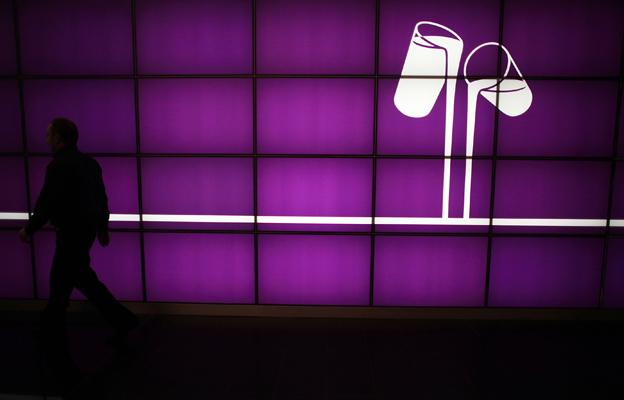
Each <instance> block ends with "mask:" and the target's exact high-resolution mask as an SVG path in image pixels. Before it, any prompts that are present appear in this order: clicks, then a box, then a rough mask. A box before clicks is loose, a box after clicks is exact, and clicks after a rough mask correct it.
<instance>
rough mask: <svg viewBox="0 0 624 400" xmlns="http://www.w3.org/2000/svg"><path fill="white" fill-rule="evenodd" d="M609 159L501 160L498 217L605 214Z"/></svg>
mask: <svg viewBox="0 0 624 400" xmlns="http://www.w3.org/2000/svg"><path fill="white" fill-rule="evenodd" d="M608 192H609V163H608V162H604V163H601V162H592V161H557V162H553V161H509V160H499V161H498V164H497V172H496V198H495V207H494V217H495V218H596V219H601V218H606V216H607V197H608Z"/></svg>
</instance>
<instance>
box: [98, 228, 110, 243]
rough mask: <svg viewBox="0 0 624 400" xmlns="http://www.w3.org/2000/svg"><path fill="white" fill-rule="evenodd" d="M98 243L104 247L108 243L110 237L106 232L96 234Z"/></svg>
mask: <svg viewBox="0 0 624 400" xmlns="http://www.w3.org/2000/svg"><path fill="white" fill-rule="evenodd" d="M97 238H98V242H100V246H102V247H106V246H108V244H109V243H110V236H109V234H108V231H100V232H98V233H97Z"/></svg>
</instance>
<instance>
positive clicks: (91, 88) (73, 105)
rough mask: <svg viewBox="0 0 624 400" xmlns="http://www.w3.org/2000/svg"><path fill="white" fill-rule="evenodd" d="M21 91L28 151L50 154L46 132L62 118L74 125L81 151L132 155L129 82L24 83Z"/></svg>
mask: <svg viewBox="0 0 624 400" xmlns="http://www.w3.org/2000/svg"><path fill="white" fill-rule="evenodd" d="M24 91H25V94H24V97H25V107H26V115H27V117H28V119H27V121H26V127H27V131H28V132H27V134H28V149H29V150H30V151H38V152H49V151H50V150H49V149H48V146H47V144H46V142H45V132H46V128H47V126H48V124H49V123H50V121H51V120H52V119H53V118H55V117H59V116H63V117H67V118H70V119H71V120H73V121H74V122H75V123H76V125H78V132H79V140H78V143H79V145H80V148H81V149H82V150H83V151H86V152H132V153H134V152H135V150H136V135H135V126H134V100H133V91H132V81H130V80H108V79H107V80H104V79H100V80H80V79H75V80H35V81H27V82H25V84H24Z"/></svg>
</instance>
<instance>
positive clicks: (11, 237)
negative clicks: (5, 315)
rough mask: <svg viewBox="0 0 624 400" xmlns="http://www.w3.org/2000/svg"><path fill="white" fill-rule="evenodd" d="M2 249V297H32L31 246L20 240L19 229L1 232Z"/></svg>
mask: <svg viewBox="0 0 624 400" xmlns="http://www.w3.org/2000/svg"><path fill="white" fill-rule="evenodd" d="M0 249H2V250H3V251H2V268H0V298H32V297H33V284H32V282H33V278H32V264H31V262H30V247H29V246H28V245H26V244H23V243H21V242H20V241H19V239H18V237H17V231H4V232H0Z"/></svg>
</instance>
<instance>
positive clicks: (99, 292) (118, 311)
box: [75, 233, 138, 330]
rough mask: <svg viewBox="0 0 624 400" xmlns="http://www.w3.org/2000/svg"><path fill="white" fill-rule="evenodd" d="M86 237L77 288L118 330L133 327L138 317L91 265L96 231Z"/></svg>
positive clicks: (78, 269)
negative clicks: (120, 301) (122, 302)
mask: <svg viewBox="0 0 624 400" xmlns="http://www.w3.org/2000/svg"><path fill="white" fill-rule="evenodd" d="M82 237H84V238H88V239H89V240H88V241H86V242H84V243H83V245H84V246H86V247H85V248H84V250H83V252H84V254H86V256H85V257H83V259H82V262H81V264H80V266H78V268H77V269H76V274H75V286H76V288H77V289H78V290H79V291H80V292H81V293H82V294H83V295H84V296H85V297H86V298H87V299H88V300H89V301H90V302H91V303H92V304H93V305H94V306H95V308H97V309H98V311H100V312H101V313H102V315H103V316H104V318H105V319H106V320H107V321H108V322H109V323H110V324H111V325H112V326H113V327H114V328H115V329H117V330H125V329H131V328H133V327H134V326H136V324H137V323H138V318H137V317H136V315H134V314H133V313H132V312H131V311H130V310H128V309H127V308H126V307H124V306H123V305H122V304H121V303H119V302H118V301H117V300H116V299H115V297H114V296H113V295H112V293H111V292H110V291H109V290H108V288H107V287H106V286H105V285H104V284H103V283H102V282H101V281H100V280H99V279H98V277H97V274H96V273H95V271H93V269H92V268H91V266H90V262H91V258H90V256H89V250H90V249H91V246H92V244H93V240H94V238H95V234H94V233H87V234H85V235H84V236H82Z"/></svg>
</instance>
